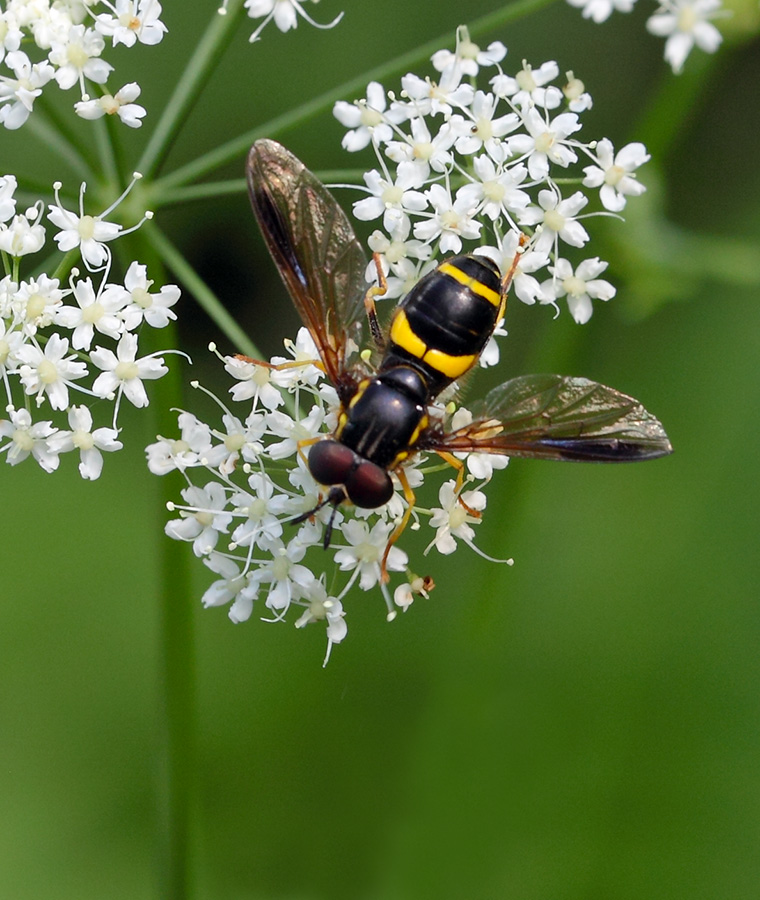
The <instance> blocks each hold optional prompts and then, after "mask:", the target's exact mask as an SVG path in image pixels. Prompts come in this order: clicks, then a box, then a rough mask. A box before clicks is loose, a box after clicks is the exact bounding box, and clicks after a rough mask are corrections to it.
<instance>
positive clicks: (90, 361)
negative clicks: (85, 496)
mask: <svg viewBox="0 0 760 900" xmlns="http://www.w3.org/2000/svg"><path fill="white" fill-rule="evenodd" d="M135 180H136V178H135V179H133V180H132V182H131V183H130V185H129V186H128V187H127V189H126V190H125V192H124V194H122V197H120V198H119V200H117V201H116V203H114V204H112V205H111V207H109V208H108V209H107V210H105V211H104V212H102V213H101V214H99V215H91V214H89V213H86V212H85V208H84V196H85V185H84V184H82V186H81V188H80V192H79V194H80V196H79V210H78V212H76V213H75V212H72V211H71V210H69V209H67V208H66V207H65V206H64V205H63V201H62V200H61V198H60V194H59V192H60V189H61V187H62V185H61V184H60V183H58V182H56V185H55V203H53V204H51V205H50V207H49V211H48V221H49V222H50V223H52V224H53V225H54V226H55V227H56V228H57V229H58V231H57V233H56V234H55V235H54V238H55V241H56V243H57V245H58V248H59V250H61V251H62V252H71V253H77V252H78V253H79V254H80V255H81V259H82V263H83V264H84V267H85V269H86V270H87V274H86V275H84V276H83V275H82V274H81V273H80V271H79V270H78V269H76V268H74V269H72V270H71V275H70V278H69V280H68V282H62V281H61V280H59V279H58V278H56V277H53V276H51V275H47V274H45V273H44V272H38V273H37V274H36V275H34V276H33V277H32V276H30V277H27V278H24V277H23V273H22V269H23V268H24V267H25V266H26V265H28V264H30V263H31V265H35V264H36V265H37V266H38V267H39V263H36V260H35V255H36V254H39V253H40V252H42V251H43V250H44V249H45V244H46V240H47V234H46V228H45V226H44V225H43V224H42V219H43V214H44V206H43V203H42V201H38V202H37V204H35V206H32V207H30V208H29V209H27V210H26V211H25V212H24V213H16V200H15V197H14V193H15V190H16V187H17V185H16V179H15V178H14V177H13V176H12V175H6V176H2V177H0V250H2V251H3V261H4V262H6V263H8V264H9V265H8V269H7V270H6V274H5V276H4V277H3V278H2V279H0V378H2V387H3V390H4V392H5V402H4V404H3V412H2V413H0V454H2V455H4V456H5V459H6V462H8V463H9V464H10V465H14V466H15V465H17V464H18V463H20V462H23V461H24V460H25V459H28V458H30V457H31V458H32V459H34V460H36V461H37V462H38V463H39V465H40V466H41V467H42V468H43V469H44V470H45V471H46V472H52V471H54V470H55V469H57V468H58V465H59V462H60V457H61V455H62V454H65V453H70V452H72V451H75V450H78V451H79V459H80V463H79V473H80V474H81V476H82V477H83V478H85V479H89V480H92V479H95V478H98V477H99V476H100V473H101V471H102V468H103V453H112V452H114V451H116V450H120V449H121V447H122V442H121V441H120V440H119V439H118V438H119V425H118V416H119V408H120V404H121V400H122V398H123V397H124V398H126V399H127V400H128V401H129V402H130V403H132V404H133V405H134V406H138V407H142V406H147V404H148V395H147V392H146V388H145V385H144V382H146V381H151V380H153V379H156V378H160V377H162V376H163V375H165V374H166V372H167V371H168V369H167V367H166V365H165V363H164V360H163V358H162V357H161V356H160V355H156V354H149V355H147V356H140V355H139V351H138V334H137V332H138V330H139V327H140V326H141V324H142V323H145V324H147V325H148V326H150V327H154V328H162V327H164V326H165V325H167V324H168V323H169V321H170V320H171V319H174V318H175V314H174V312H173V310H172V309H171V307H172V306H173V305H174V304H175V303H176V302H177V300H178V299H179V288H177V287H176V286H175V285H165V286H164V287H162V288H161V289H160V290H157V291H151V290H150V288H151V286H152V281H150V280H149V279H148V277H147V271H146V268H145V266H143V265H141V264H140V263H139V262H137V261H134V262H133V263H132V264H131V265H130V267H129V269H128V270H127V273H126V276H125V278H124V281H123V283H119V282H117V281H111V279H110V271H111V249H110V244H111V242H112V241H114V240H117V239H118V238H120V237H122V236H123V235H125V234H128V233H129V232H130V231H133V230H134V228H139V227H140V225H141V224H142V222H144V221H145V219H147V218H150V213H146V215H145V217H144V218H143V219H142V220H141V222H139V223H137V225H135V226H134V227H133V228H126V229H125V228H123V227H122V226H121V225H118V224H116V223H114V222H110V221H108V216H110V214H111V213H112V212H113V210H114V209H115V208H116V206H117V205H118V203H119V202H120V201H121V200H122V199H123V197H124V196H126V194H127V193H128V192H129V190H130V189H131V187H132V186H133V185H134V183H135ZM50 258H51V260H54V259H55V253H53V254H52V256H51V257H50ZM90 406H92V407H93V409H95V408H96V409H97V411H98V414H99V415H100V416H103V415H105V417H106V418H105V421H104V422H102V424H98V425H96V423H95V421H94V419H93V413H92V411H91V410H90Z"/></svg>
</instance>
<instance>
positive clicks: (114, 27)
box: [95, 0, 168, 47]
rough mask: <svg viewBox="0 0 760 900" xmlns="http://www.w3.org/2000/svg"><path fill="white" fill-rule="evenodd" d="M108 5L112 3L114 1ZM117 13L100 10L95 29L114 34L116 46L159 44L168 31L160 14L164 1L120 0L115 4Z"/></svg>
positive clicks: (113, 8) (113, 38) (114, 8)
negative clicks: (137, 43) (137, 42)
mask: <svg viewBox="0 0 760 900" xmlns="http://www.w3.org/2000/svg"><path fill="white" fill-rule="evenodd" d="M104 2H105V0H104ZM106 5H108V6H111V4H110V3H106ZM111 9H112V10H113V14H111V13H100V14H98V15H96V16H95V28H96V29H97V30H98V31H99V32H100V33H101V34H102V35H104V36H105V37H110V38H111V39H112V41H113V45H114V47H115V46H116V45H117V44H124V45H125V46H126V47H132V46H134V44H135V42H136V41H140V43H141V44H151V45H152V44H158V43H160V42H161V40H162V38H163V36H164V35H165V34H166V32H167V30H168V29H167V27H166V25H164V23H163V22H162V21H160V19H159V16H160V15H161V4H160V3H159V2H158V0H137V2H136V3H135V2H134V0H116V5H115V6H111Z"/></svg>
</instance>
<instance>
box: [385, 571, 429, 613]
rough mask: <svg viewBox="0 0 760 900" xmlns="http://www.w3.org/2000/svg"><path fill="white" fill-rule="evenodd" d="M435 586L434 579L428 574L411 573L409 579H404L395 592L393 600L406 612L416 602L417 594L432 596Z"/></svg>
mask: <svg viewBox="0 0 760 900" xmlns="http://www.w3.org/2000/svg"><path fill="white" fill-rule="evenodd" d="M434 587H435V583H434V581H433V579H432V578H431V577H430V576H429V575H427V576H425V577H424V578H422V577H420V576H419V575H410V576H409V581H403V582H402V583H401V584H400V585H399V586H398V587H397V588H396V590H395V591H394V592H393V602H394V603H395V604H396V606H400V607H401V609H402V610H403V611H404V612H406V611H407V610H408V609H409V607H410V606H411V605H412V603H414V598H415V596H418V597H424V598H425V599H426V600H427V599H429V597H430V591H432V590H433V588H434Z"/></svg>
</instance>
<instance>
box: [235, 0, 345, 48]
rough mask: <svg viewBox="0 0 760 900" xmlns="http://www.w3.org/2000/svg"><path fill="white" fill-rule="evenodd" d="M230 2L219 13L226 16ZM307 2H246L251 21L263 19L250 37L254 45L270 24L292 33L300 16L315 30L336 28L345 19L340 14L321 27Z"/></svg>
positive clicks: (275, 0)
mask: <svg viewBox="0 0 760 900" xmlns="http://www.w3.org/2000/svg"><path fill="white" fill-rule="evenodd" d="M228 2H229V0H223V2H222V5H221V6H220V7H219V12H220V13H221V14H222V15H224V14H226V12H227V3H228ZM305 2H306V0H245V3H244V4H243V6H244V7H245V9H247V10H248V18H249V19H263V20H264V21H263V22H260V23H259V25H258V26H257V27H256V30H255V31H254V32H253V34H252V35H251V36H250V38H249V40H250V42H251V43H252V44H253V43H254V42H255V41H258V40H259V39H260V35H261V32H262V31H263V30H264V29H265V28H266V26H267V25H268V24H269V23H270V22H274V24H275V25H276V26H277V27H278V28H279V29H280V31H290V29H291V28H297V27H298V17H299V16H300V17H301V18H302V19H304V21H306V22H308V23H309V25H313V26H314V27H315V28H334V27H335V26H336V25H337V24H338V22H340V20H341V19H342V18H343V13H339V14H338V15H337V16H336V17H335V18H334V19H333V20H332V22H328V23H327V24H326V25H321V24H320V23H319V22H315V21H314V19H312V18H311V16H310V15H309V14H308V13H307V12H306V10H305V9H304V8H303V4H304V3H305ZM311 2H312V3H319V0H311Z"/></svg>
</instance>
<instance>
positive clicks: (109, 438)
mask: <svg viewBox="0 0 760 900" xmlns="http://www.w3.org/2000/svg"><path fill="white" fill-rule="evenodd" d="M68 417H69V427H70V428H71V431H59V432H58V433H57V434H56V435H55V436H54V437H52V438H51V439H50V444H51V446H52V447H53V448H55V450H56V451H57V452H59V453H65V452H67V451H69V450H74V449H77V450H79V459H80V462H79V474H80V475H81V476H82V478H84V479H87V480H89V481H94V480H95V479H96V478H99V477H100V473H101V472H102V471H103V456H102V454H103V453H113V452H114V451H116V450H121V449H122V447H123V446H124V445H123V444H122V442H121V441H119V440H117V437H118V434H119V433H118V431H117V430H116V429H115V428H96V429H95V430H94V431H93V429H92V414H91V413H90V410H89V409H87V407H86V406H72V407H71V409H70V410H69V413H68Z"/></svg>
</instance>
